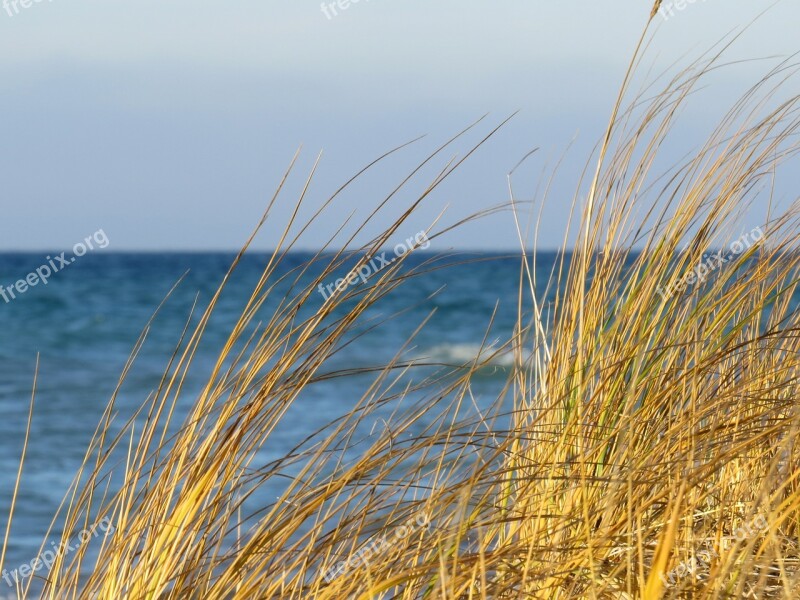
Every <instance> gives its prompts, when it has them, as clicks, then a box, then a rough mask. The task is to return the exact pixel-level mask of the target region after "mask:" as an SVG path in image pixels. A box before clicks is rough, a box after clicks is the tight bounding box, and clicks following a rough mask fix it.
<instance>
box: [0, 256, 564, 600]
mask: <svg viewBox="0 0 800 600" xmlns="http://www.w3.org/2000/svg"><path fill="white" fill-rule="evenodd" d="M234 256H235V255H234V254H232V253H231V254H226V253H165V254H156V253H138V254H134V253H130V254H127V253H107V252H100V251H98V252H94V253H89V254H87V255H85V256H83V257H81V258H80V260H77V261H75V262H74V263H73V264H70V266H69V267H68V268H64V269H63V270H62V271H60V272H58V273H56V274H54V275H53V276H52V277H51V279H50V280H49V282H48V283H47V285H42V284H39V285H37V286H36V287H31V288H29V289H28V290H27V291H25V292H24V293H23V294H19V295H18V297H17V298H16V299H14V300H12V301H9V302H4V301H3V299H2V298H0V415H1V417H0V528H2V531H5V526H6V522H7V515H8V510H9V506H10V502H11V494H12V489H13V485H14V480H15V477H16V473H17V467H18V462H19V458H20V452H21V449H22V445H23V438H24V433H25V427H26V421H27V416H28V410H29V402H30V398H31V390H32V386H33V380H34V371H35V366H36V361H37V355H38V357H39V373H38V381H37V391H36V403H35V412H34V418H33V426H32V433H31V438H30V443H29V448H28V453H27V458H26V460H25V470H24V474H23V478H22V485H21V490H20V495H19V497H18V500H17V506H16V512H15V516H14V522H13V527H12V531H11V539H10V544H9V553H8V555H7V556H6V567H7V568H14V567H15V566H17V565H20V564H23V563H25V562H29V561H30V560H31V559H32V558H34V557H35V556H36V555H37V554H38V551H39V548H40V545H41V543H42V541H43V539H44V536H45V533H46V531H47V529H48V526H49V524H50V521H51V519H52V516H53V514H54V512H55V510H56V509H57V507H58V506H59V503H60V502H61V500H62V498H63V496H64V493H65V492H66V491H67V488H68V486H69V485H70V483H71V481H72V479H73V477H74V475H75V473H76V471H77V469H78V467H79V466H80V464H81V462H82V460H83V457H84V453H85V450H86V446H87V444H88V442H89V440H90V438H91V435H92V433H93V431H94V430H95V427H96V426H97V423H98V421H99V419H100V417H101V414H102V412H103V410H104V408H105V406H106V404H107V402H108V400H109V398H110V397H111V394H112V392H113V391H114V389H115V386H116V385H117V382H118V379H119V376H120V373H121V372H122V369H123V366H124V365H125V363H126V360H127V359H128V356H129V354H130V352H131V350H132V349H133V347H134V344H135V342H136V340H137V338H138V337H139V335H140V333H141V332H142V330H143V328H144V327H145V325H146V324H147V322H148V320H149V319H150V318H151V316H152V315H153V313H154V311H155V309H156V307H157V306H158V305H159V304H160V303H161V302H162V300H164V298H165V296H166V295H167V293H168V292H169V291H170V289H171V288H172V287H173V286H174V285H175V284H176V282H178V280H179V279H180V278H181V277H182V276H184V275H185V277H184V279H183V280H182V282H181V283H180V285H178V287H177V288H176V289H175V291H174V292H173V293H172V294H171V296H170V297H169V298H168V300H167V301H166V303H165V304H164V306H163V308H162V309H161V311H160V312H159V314H158V315H157V317H156V318H155V321H154V323H153V326H152V327H151V328H150V330H149V332H148V336H147V339H146V342H145V344H144V346H143V348H142V349H141V351H140V353H139V356H138V358H137V360H136V363H135V365H134V368H133V369H132V371H131V373H130V374H129V376H128V377H127V379H126V381H125V384H124V386H123V388H122V391H121V394H120V396H119V398H118V400H117V409H118V412H119V414H120V415H121V418H126V417H127V416H129V415H131V414H132V413H133V411H134V410H135V409H136V408H137V407H138V406H139V405H140V404H141V403H142V402H143V401H144V400H145V399H146V398H147V396H148V394H149V393H151V392H152V391H153V390H154V389H155V388H156V387H157V386H158V382H159V379H160V377H161V376H162V374H163V372H164V370H165V367H166V365H167V363H168V361H169V358H170V356H171V354H172V352H173V350H174V348H175V346H176V343H177V341H178V339H179V336H180V334H181V331H182V330H183V328H184V326H185V324H186V322H187V319H188V318H189V315H190V312H191V310H192V306H193V305H194V303H195V302H197V305H198V307H200V308H203V307H205V305H206V304H207V303H208V301H209V299H210V298H211V297H212V295H213V293H214V292H215V290H216V289H217V286H218V285H219V283H220V282H221V281H222V279H223V276H224V275H225V272H226V271H227V269H228V267H229V265H230V264H231V262H232V260H233V259H234ZM269 259H270V255H269V254H259V253H252V254H248V255H246V256H245V257H244V259H243V261H242V263H241V265H240V266H239V268H238V269H237V271H236V272H235V274H234V276H233V277H232V279H231V280H230V283H229V285H228V287H227V288H226V291H225V292H224V294H223V295H222V297H221V300H220V303H219V305H218V308H217V310H216V312H215V313H214V317H213V318H212V319H211V321H210V324H209V326H208V329H207V332H206V335H205V338H204V341H203V343H202V345H201V347H200V351H199V353H198V356H197V359H196V361H195V365H194V367H193V369H192V371H191V372H190V376H189V379H188V383H187V385H186V386H185V389H184V390H183V394H182V400H181V402H180V403H179V413H180V412H181V411H183V412H184V414H185V410H186V409H187V408H188V406H189V405H191V403H192V402H193V399H194V398H196V396H197V392H198V391H199V390H200V389H201V386H202V384H203V383H204V382H205V380H206V379H207V376H208V373H209V370H210V366H211V365H212V364H213V361H214V360H215V359H216V357H217V354H218V352H219V351H220V349H221V347H222V345H223V343H224V341H225V340H226V338H227V336H228V335H229V333H230V330H231V328H232V326H233V324H234V323H235V322H236V319H237V318H238V317H239V314H240V312H241V309H242V307H243V306H244V303H245V301H246V299H247V298H248V297H249V294H250V290H251V289H252V288H253V286H254V285H255V283H256V282H257V281H258V279H259V277H260V276H261V273H262V270H263V268H264V266H265V265H266V264H267V262H268V260H269ZM311 259H312V255H311V254H306V253H293V254H289V255H288V256H287V257H286V258H285V260H284V261H283V262H282V263H281V265H280V267H279V269H278V272H277V273H276V275H275V277H274V278H273V279H274V280H275V281H277V280H278V279H279V278H280V276H281V275H283V274H286V273H289V272H290V271H291V270H292V269H295V268H296V267H300V266H303V265H305V264H307V263H308V262H309V261H310V260H311ZM432 259H436V260H441V261H444V262H445V263H448V264H449V266H447V267H446V268H436V269H431V270H429V271H428V272H427V273H425V274H424V275H421V276H419V277H416V278H414V279H410V280H409V281H408V282H406V283H405V284H403V285H402V286H401V287H400V288H398V289H397V290H395V291H393V292H392V293H391V294H390V295H389V296H387V297H386V298H385V299H383V300H382V301H381V302H380V303H379V304H378V305H376V306H375V307H373V308H371V309H370V310H369V311H368V314H366V315H365V319H367V320H372V321H370V322H369V323H368V325H372V324H374V322H378V321H384V320H385V322H383V323H382V325H381V326H380V327H378V328H377V329H376V330H374V331H367V332H366V333H365V334H364V335H363V336H360V337H359V338H358V339H357V340H356V341H354V342H353V343H352V344H349V345H347V346H346V347H344V348H343V349H342V350H341V351H340V352H338V353H337V354H336V355H335V356H334V357H332V359H331V360H330V361H329V363H328V364H326V365H325V369H323V371H325V370H329V371H335V370H338V369H353V368H361V367H369V366H376V367H379V366H381V365H383V364H386V363H387V362H388V361H390V360H391V359H392V358H393V357H394V356H395V355H396V354H397V353H398V352H399V351H400V349H401V348H403V346H404V345H405V344H406V343H407V341H408V339H409V338H410V337H411V335H412V334H413V333H414V331H415V330H416V329H417V327H418V326H419V325H420V324H421V323H422V322H423V321H424V320H425V319H426V318H427V317H429V316H430V320H429V322H428V323H427V324H426V326H425V327H424V328H423V329H422V330H421V331H420V332H419V334H418V335H417V336H416V337H415V339H414V340H413V342H412V344H411V345H410V346H409V347H408V348H407V349H406V350H405V351H404V352H403V353H402V355H403V357H404V358H417V359H422V358H426V359H429V360H430V361H432V362H442V363H448V364H460V363H465V362H467V361H469V360H470V359H471V358H474V356H475V355H476V354H477V352H478V348H479V346H480V344H481V342H482V341H483V340H484V339H485V338H487V339H489V340H495V339H499V340H503V341H505V340H507V339H508V338H509V337H510V336H511V335H512V333H513V329H514V325H515V322H516V317H517V301H518V290H519V278H520V259H519V257H514V256H512V255H499V254H469V255H453V256H450V257H441V256H439V257H437V256H436V255H433V254H430V253H422V252H419V253H416V252H415V253H414V254H413V255H411V256H409V257H408V259H407V260H408V262H407V263H406V268H409V269H410V268H415V267H423V266H424V263H425V262H426V261H430V260H432ZM554 260H555V255H542V254H540V255H539V257H538V263H539V264H538V266H539V267H540V268H542V269H546V270H547V271H549V269H550V268H551V267H552V265H553V261H554ZM44 263H45V254H43V253H30V254H0V285H2V286H13V285H14V283H15V282H16V281H17V280H20V279H23V278H25V277H26V275H27V274H28V273H31V272H34V271H35V269H36V268H37V267H39V266H40V265H42V264H44ZM305 277H306V279H307V280H310V277H311V274H310V273H309V274H308V275H306V276H305ZM301 283H302V282H301ZM289 289H290V281H289V279H287V280H286V281H283V282H280V283H278V284H277V287H276V290H275V291H274V293H273V294H272V296H271V297H270V298H269V299H268V300H267V302H266V303H265V305H264V307H263V309H262V311H261V314H260V315H259V316H260V318H262V319H263V318H264V316H266V318H269V315H270V314H271V311H273V312H274V310H275V306H276V305H277V301H278V300H279V299H280V298H281V297H282V296H283V295H284V292H288V291H289ZM322 302H323V298H322V296H321V295H319V294H317V293H315V294H314V295H313V296H312V297H311V298H310V299H309V300H308V302H307V304H306V306H305V307H304V308H303V309H302V310H301V313H300V315H299V317H302V316H303V314H310V312H311V311H312V310H314V309H316V308H317V307H318V306H319V305H320V304H321V303H322ZM199 312H200V311H199V310H196V311H195V316H194V317H193V319H194V322H196V321H197V315H198V314H199ZM431 314H432V316H431ZM493 315H494V317H493ZM492 317H493V323H492V326H491V331H490V332H489V334H488V336H487V329H488V328H489V324H490V321H491V320H492ZM365 323H366V321H365ZM366 328H367V326H366V325H365V326H364V329H366ZM496 362H497V370H496V372H488V373H486V374H485V376H481V377H477V378H476V379H475V382H474V386H473V393H474V394H475V395H476V397H477V398H478V402H481V401H482V400H481V398H486V399H493V398H495V397H496V395H497V393H498V391H499V390H500V389H501V387H502V384H503V382H504V378H505V376H504V371H503V363H504V359H503V357H499V358H498V359H497V361H496ZM373 379H374V375H369V374H366V375H359V376H354V377H335V378H330V379H328V380H325V381H322V382H319V383H318V384H315V385H313V386H310V387H309V389H307V390H306V391H305V392H304V393H303V394H302V395H301V397H300V398H298V400H297V401H296V403H295V405H294V406H293V407H292V409H291V410H290V411H289V412H288V413H287V414H286V416H285V417H284V419H283V421H282V423H281V426H280V427H279V429H278V430H277V431H276V432H275V434H274V435H273V436H271V437H270V438H269V440H268V442H267V444H266V445H265V447H264V449H263V457H260V458H263V459H264V460H265V461H267V460H270V459H275V458H277V457H279V456H281V455H282V454H283V453H285V452H286V451H288V450H289V449H290V448H291V447H292V446H294V445H295V444H296V443H297V442H298V441H299V440H302V439H303V438H305V437H306V436H308V435H309V434H311V433H312V432H314V431H315V430H317V429H319V428H320V427H322V426H324V425H325V424H327V423H329V422H330V421H332V420H334V419H336V418H337V417H340V416H341V415H343V414H345V413H347V412H348V411H349V410H350V409H351V408H352V407H353V406H354V405H355V403H356V402H357V401H358V400H359V399H360V398H361V396H362V395H363V393H364V392H365V390H366V389H367V387H368V386H369V384H370V383H371V382H372V380H373ZM487 401H488V400H487ZM279 491H280V490H265V491H264V492H263V494H264V495H265V496H264V497H263V498H258V497H256V498H254V502H256V503H258V502H261V503H262V504H266V503H267V502H268V501H269V500H270V499H268V498H267V497H266V496H267V495H272V499H273V500H274V496H275V494H276V493H279ZM57 533H59V530H58V528H56V532H55V533H54V534H53V535H51V538H52V537H54V535H56V534H57ZM5 591H7V590H6V588H5V584H4V583H3V582H2V581H0V596H1V595H2V594H3V592H5Z"/></svg>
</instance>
